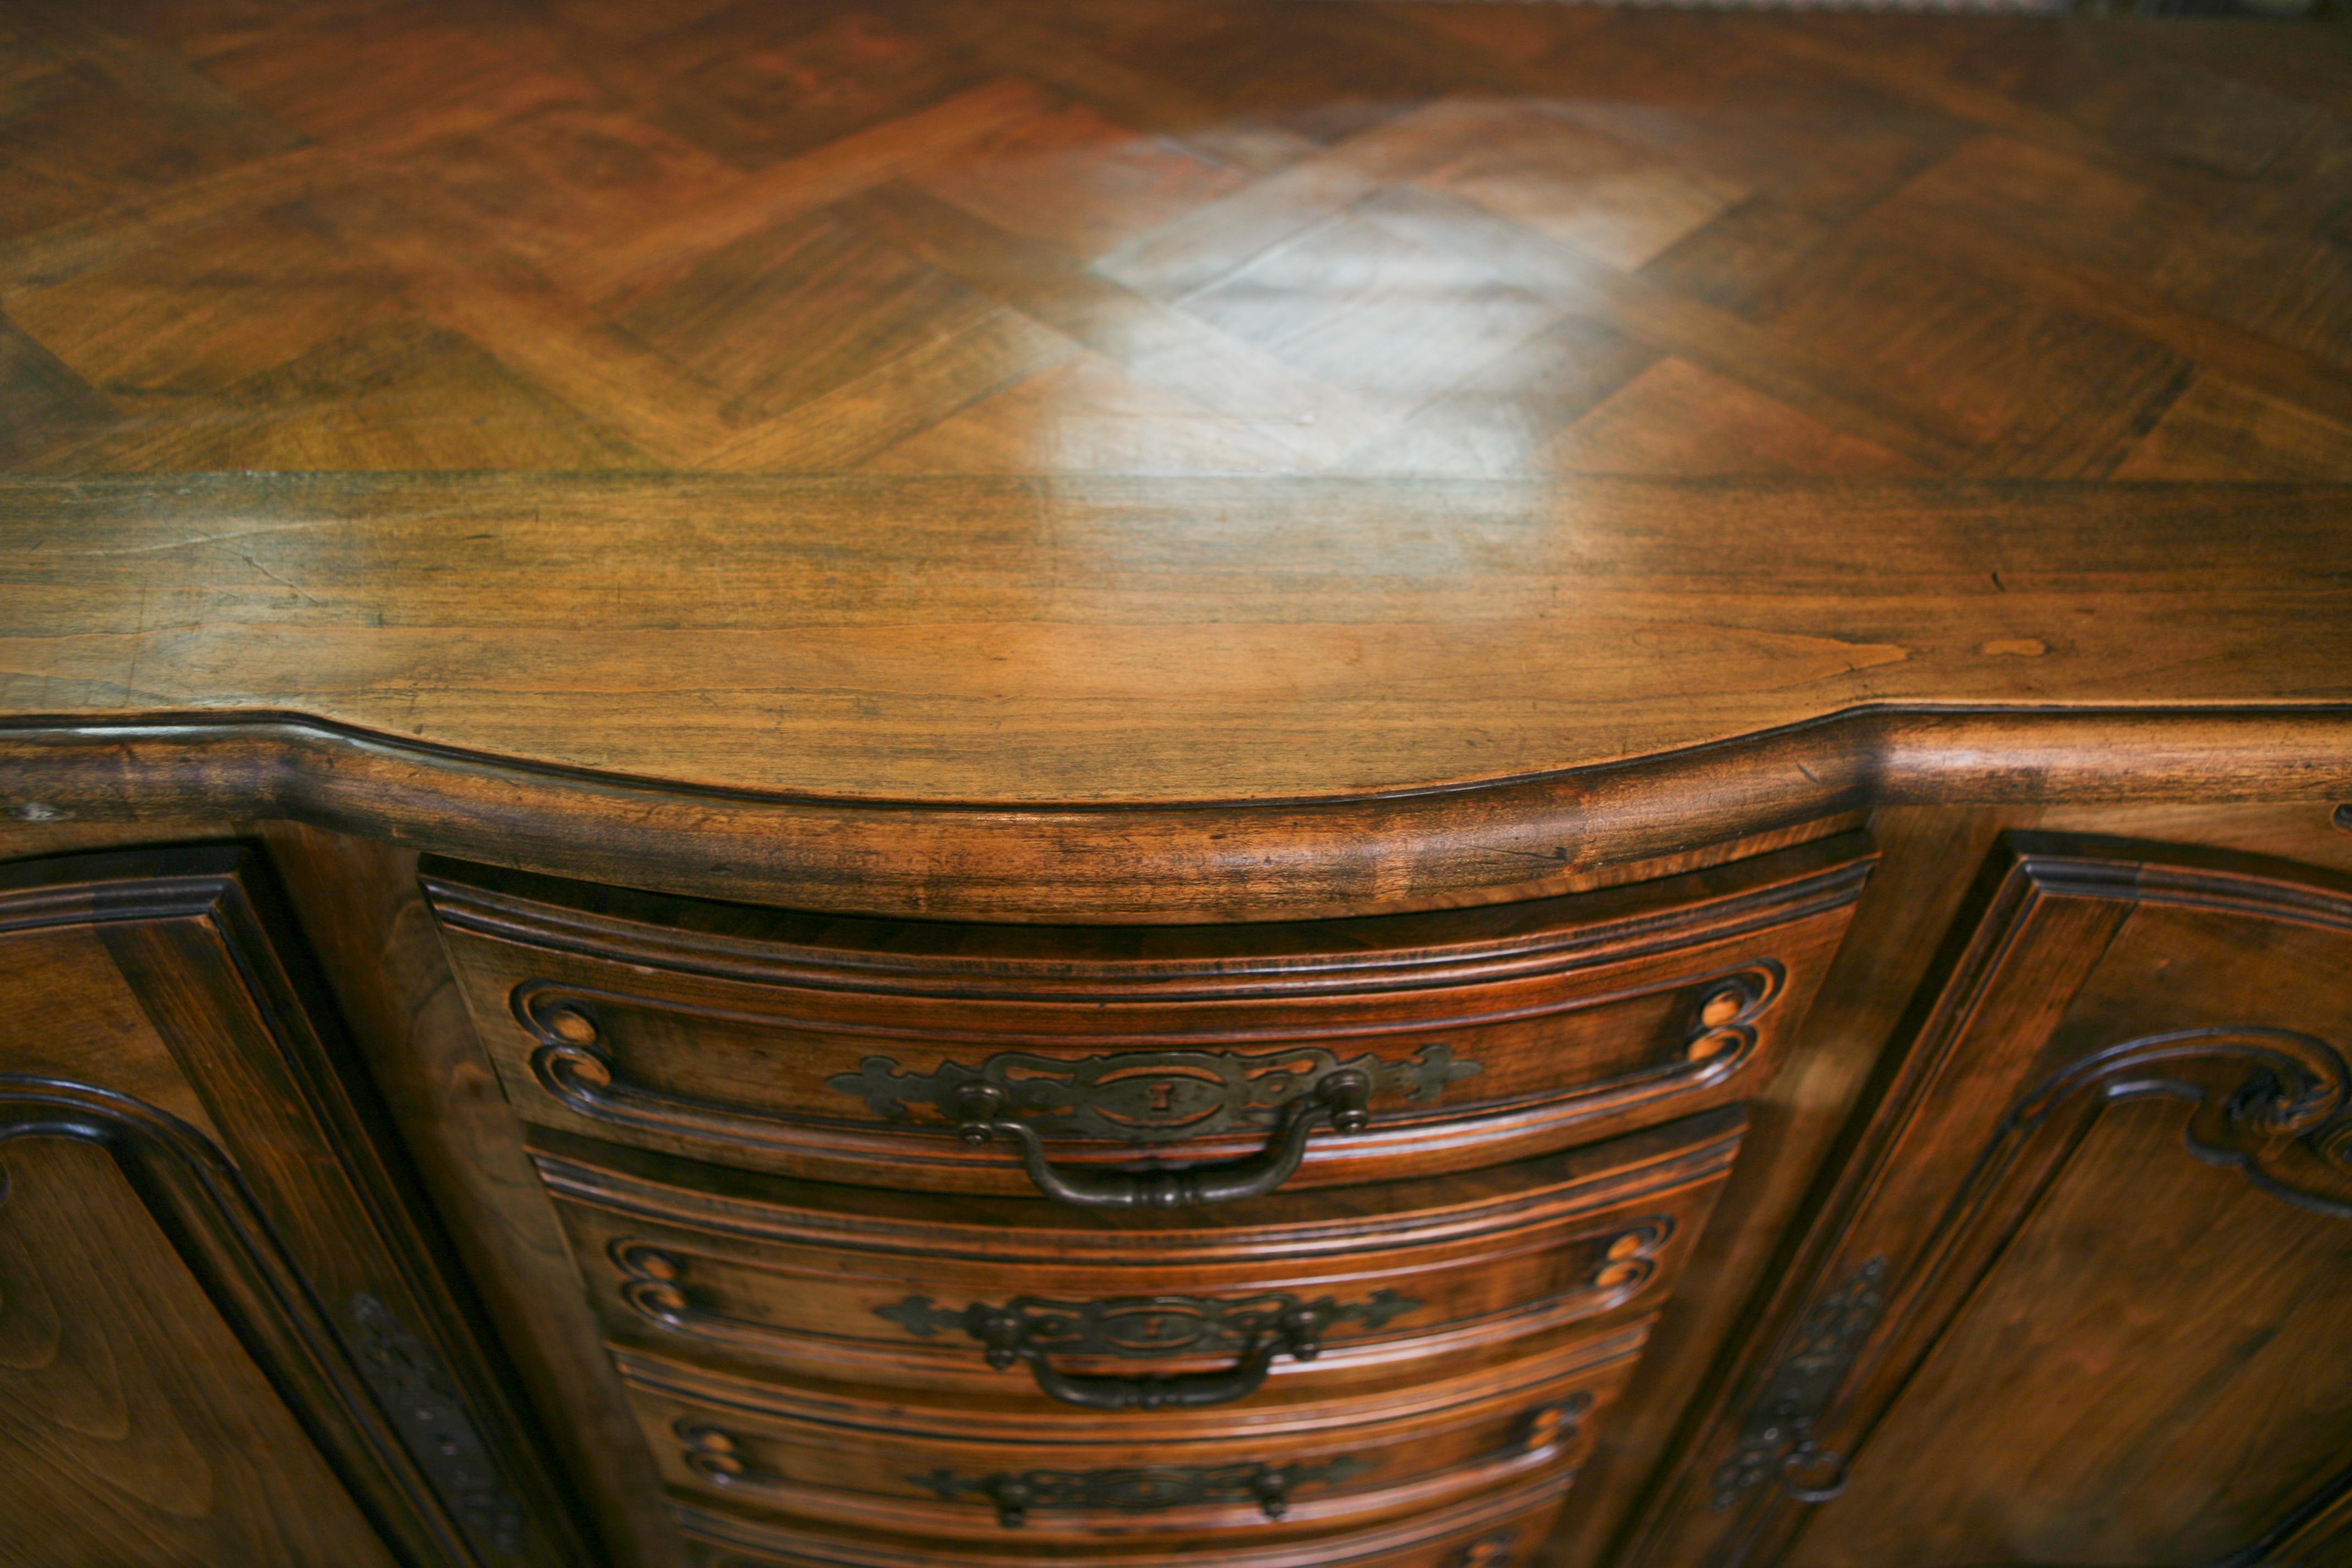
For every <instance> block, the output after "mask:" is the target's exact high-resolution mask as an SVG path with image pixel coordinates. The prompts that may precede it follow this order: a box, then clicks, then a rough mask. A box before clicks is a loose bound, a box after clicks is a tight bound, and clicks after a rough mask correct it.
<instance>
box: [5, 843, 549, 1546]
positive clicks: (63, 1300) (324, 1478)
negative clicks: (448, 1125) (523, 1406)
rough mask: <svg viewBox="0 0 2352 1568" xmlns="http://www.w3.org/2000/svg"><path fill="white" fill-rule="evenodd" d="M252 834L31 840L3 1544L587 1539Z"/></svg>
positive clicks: (10, 937) (9, 984)
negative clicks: (454, 1279) (426, 1216)
mask: <svg viewBox="0 0 2352 1568" xmlns="http://www.w3.org/2000/svg"><path fill="white" fill-rule="evenodd" d="M298 954H299V949H298V948H297V946H295V944H294V943H293V941H292V939H291V937H290V936H289V928H288V927H287V925H286V924H285V922H284V919H283V917H282V915H278V914H277V913H276V905H275V903H274V900H273V898H272V895H271V894H270V892H269V888H268V879H267V877H266V875H265V874H264V873H263V871H262V869H261V867H260V866H259V865H258V864H257V858H256V857H255V856H254V855H252V854H251V853H250V852H247V851H244V850H239V849H234V848H204V849H185V850H170V851H156V852H134V853H125V854H102V855H88V856H77V857H72V858H69V859H62V860H56V861H47V862H29V863H25V864H18V865H10V866H0V998H5V1005H0V1519H5V1520H6V1521H9V1522H8V1524H7V1525H6V1527H5V1533H6V1535H7V1537H8V1540H7V1542H6V1544H5V1546H0V1556H5V1557H6V1558H7V1560H9V1561H11V1562H17V1561H22V1562H26V1563H85V1562H89V1563H95V1562H100V1561H103V1562H109V1563H113V1562H122V1563H157V1564H212V1563H239V1564H246V1563H250V1564H255V1565H257V1568H313V1565H315V1568H394V1564H400V1565H403V1568H439V1565H443V1564H447V1565H450V1568H458V1565H464V1568H552V1565H553V1564H556V1563H571V1562H576V1561H580V1560H581V1558H580V1555H579V1554H578V1552H577V1548H576V1544H575V1542H574V1541H573V1539H572V1538H571V1537H570V1536H568V1535H562V1536H559V1534H558V1532H559V1531H562V1530H564V1528H565V1527H564V1525H563V1524H562V1521H561V1517H560V1514H558V1513H557V1512H556V1511H555V1510H554V1509H553V1508H552V1507H551V1505H550V1504H549V1501H548V1499H547V1495H546V1493H545V1491H544V1490H539V1489H543V1488H545V1486H546V1482H545V1480H544V1479H542V1478H541V1476H540V1475H539V1473H538V1472H537V1471H536V1470H535V1469H532V1464H533V1461H532V1460H531V1459H530V1457H529V1450H528V1449H527V1448H523V1447H521V1446H520V1442H519V1438H518V1435H517V1433H516V1431H515V1430H514V1428H513V1426H512V1419H513V1418H512V1416H511V1415H510V1414H509V1413H508V1412H507V1411H506V1410H505V1409H504V1408H503V1407H502V1406H500V1405H499V1403H498V1401H497V1397H496V1396H494V1395H490V1394H487V1393H485V1392H484V1391H483V1387H482V1385H483V1384H484V1383H485V1382H486V1379H485V1377H484V1375H483V1373H482V1369H481V1366H480V1364H479V1363H478V1362H476V1361H474V1360H472V1359H470V1358H471V1357H472V1355H473V1354H475V1353H474V1352H473V1351H472V1350H471V1348H470V1345H469V1343H468V1342H467V1340H466V1339H465V1338H464V1337H463V1332H462V1330H461V1329H459V1328H457V1327H456V1326H455V1325H454V1324H453V1322H452V1319H451V1316H450V1314H451V1312H452V1310H453V1308H452V1303H450V1302H449V1301H447V1300H446V1298H445V1297H444V1296H442V1295H441V1294H440V1286H439V1283H438V1281H436V1278H435V1277H434V1276H433V1274H432V1273H431V1271H430V1270H429V1267H428V1266H427V1265H426V1263H425V1259H426V1258H427V1257H428V1256H429V1254H428V1253H427V1252H425V1249H424V1242H423V1239H422V1237H421V1236H420V1235H419V1234H418V1233H417V1232H416V1231H415V1229H414V1228H412V1227H411V1223H410V1221H409V1220H408V1219H407V1218H406V1217H405V1214H404V1209H403V1207H402V1198H401V1196H400V1194H401V1190H402V1189H401V1188H400V1187H399V1186H397V1185H396V1179H395V1178H394V1176H393V1175H392V1174H391V1172H390V1170H389V1169H388V1168H387V1167H386V1166H385V1165H384V1164H383V1163H380V1162H382V1161H383V1160H384V1159H385V1158H386V1157H387V1151H385V1150H383V1148H382V1147H381V1146H380V1145H378V1144H377V1142H376V1140H375V1134H373V1123H372V1122H371V1121H370V1120H369V1118H368V1116H367V1114H366V1113H364V1112H363V1111H362V1109H361V1103H360V1102H358V1101H356V1100H355V1099H354V1098H352V1096H353V1095H354V1094H355V1093H357V1092H359V1091H358V1083H359V1080H358V1077H357V1073H356V1064H354V1063H352V1062H350V1061H344V1060H342V1059H341V1054H340V1047H339V1046H338V1045H337V1043H336V1042H335V1041H334V1040H333V1038H332V1037H331V1035H330V1034H329V1033H327V1032H325V1030H326V1023H327V1020H326V1015H325V1013H324V1011H323V1009H320V1007H319V1006H318V1005H317V1004H316V1000H315V998H313V997H312V996H311V994H310V983H309V982H308V980H307V979H306V978H305V977H303V975H302V973H301V971H300V970H299V968H298V967H295V966H296V964H297V963H298V961H299V958H298Z"/></svg>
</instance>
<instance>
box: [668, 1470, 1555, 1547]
mask: <svg viewBox="0 0 2352 1568" xmlns="http://www.w3.org/2000/svg"><path fill="white" fill-rule="evenodd" d="M1565 1484H1566V1481H1565V1478H1564V1477H1563V1476H1561V1475H1560V1474H1559V1473H1556V1472H1552V1471H1545V1472H1540V1473H1538V1474H1535V1475H1532V1476H1528V1477H1523V1478H1520V1479H1517V1480H1515V1481H1513V1482H1511V1483H1509V1484H1507V1485H1505V1486H1502V1487H1498V1488H1496V1489H1495V1490H1491V1491H1485V1492H1480V1493H1477V1494H1475V1495H1474V1496H1471V1497H1468V1498H1465V1499H1463V1500H1459V1501H1456V1502H1452V1503H1448V1504H1446V1505H1444V1506H1443V1507H1438V1508H1432V1509H1428V1510H1425V1511H1420V1512H1416V1513H1414V1514H1412V1515H1410V1516H1408V1517H1406V1518H1404V1519H1401V1520H1390V1521H1382V1522H1381V1523H1378V1524H1373V1525H1370V1526H1366V1527H1364V1528H1361V1529H1357V1530H1350V1531H1339V1532H1323V1533H1318V1534H1313V1535H1304V1536H1302V1535H1289V1536H1281V1537H1275V1538H1270V1539H1268V1538H1258V1537H1250V1536H1242V1535H1234V1534H1223V1535H1217V1536H1213V1537H1210V1538H1208V1539H1205V1540H1202V1541H1197V1542H1185V1541H1183V1540H1181V1539H1171V1538H1166V1537H1161V1538H1158V1539H1151V1540H1145V1541H1139V1542H1103V1543H1101V1544H1099V1545H1093V1546H1090V1547H1089V1548H1088V1550H1087V1561H1088V1562H1090V1563H1098V1564H1113V1563H1115V1564H1118V1568H1208V1565H1211V1564H1214V1565H1215V1568H1528V1565H1529V1564H1531V1563H1534V1562H1535V1561H1536V1558H1537V1554H1538V1551H1539V1550H1540V1548H1541V1546H1542V1543H1543V1542H1544V1540H1545V1538H1546V1537H1547V1536H1549V1534H1550V1531H1551V1527H1552V1521H1553V1520H1554V1519H1555V1518H1556V1517H1557V1516H1558V1514H1559V1507H1560V1500H1561V1493H1562V1489H1563V1487H1564V1486H1565ZM677 1520H678V1523H679V1525H680V1527H681V1528H682V1529H683V1531H684V1532H685V1535H686V1539H687V1549H688V1562H689V1563H692V1564H694V1568H946V1565H950V1564H952V1565H954V1568H1036V1565H1038V1564H1040V1563H1069V1562H1071V1561H1072V1558H1071V1555H1070V1545H1069V1542H1068V1540H1067V1538H1066V1537H1056V1536H1052V1535H1047V1536H1045V1537H1043V1538H1038V1537H1034V1536H1033V1535H1031V1534H1030V1532H1029V1531H1026V1530H1021V1531H1000V1532H999V1533H998V1535H997V1536H996V1537H995V1538H994V1539H990V1540H968V1541H916V1540H909V1539H907V1538H904V1537H899V1536H890V1535H884V1534H880V1533H878V1532H870V1531H848V1530H843V1529H840V1528H838V1527H835V1528H831V1529H828V1528H825V1527H823V1526H819V1525H814V1524H811V1523H808V1522H804V1521H793V1523H792V1524H790V1525H789V1526H787V1525H782V1524H778V1523H774V1522H772V1521H767V1520H764V1519H761V1518H756V1517H752V1516H748V1515H744V1514H740V1513H736V1512H733V1511H722V1510H720V1509H719V1508H716V1507H711V1506H707V1505H703V1506H695V1505H688V1506H682V1507H680V1508H679V1509H678V1510H677Z"/></svg>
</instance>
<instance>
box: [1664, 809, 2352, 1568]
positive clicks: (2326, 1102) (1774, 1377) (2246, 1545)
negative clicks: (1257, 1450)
mask: <svg viewBox="0 0 2352 1568" xmlns="http://www.w3.org/2000/svg"><path fill="white" fill-rule="evenodd" d="M1981 907H1982V911H1983V912H1982V915H1981V918H1980V920H1979V921H1978V922H1977V923H1976V924H1975V925H1974V927H1973V931H1972V934H1971V935H1969V936H1968V937H1967V939H1966V941H1965V945H1964V946H1963V948H1962V949H1961V950H1960V951H1958V953H1957V954H1956V955H1955V956H1954V958H1953V960H1952V962H1951V964H1950V966H1949V967H1948V971H1947V974H1948V978H1947V979H1946V981H1945V982H1944V984H1943V985H1942V987H1941V988H1940V990H1939V991H1938V992H1937V994H1936V996H1935V998H1934V1000H1933V1003H1932V1006H1931V1007H1930V1008H1928V1009H1927V1010H1926V1012H1925V1016H1924V1018H1923V1019H1922V1020H1921V1022H1920V1024H1919V1029H1918V1033H1917V1036H1916V1040H1915V1042H1914V1044H1913V1045H1912V1047H1911V1049H1910V1050H1909V1051H1908V1052H1907V1053H1906V1055H1905V1057H1904V1058H1903V1059H1902V1064H1901V1066H1900V1068H1899V1069H1898V1070H1897V1071H1896V1074H1895V1079H1894V1081H1893V1082H1892V1083H1891V1084H1890V1085H1889V1088H1888V1092H1887V1093H1886V1095H1885V1098H1884V1100H1883V1101H1882V1102H1881V1110H1880V1112H1879V1113H1878V1114H1877V1115H1876V1116H1875V1117H1874V1119H1873V1122H1872V1124H1871V1126H1870V1127H1869V1129H1868V1131H1867V1132H1866V1133H1865V1134H1864V1137H1863V1139H1862V1141H1861V1143H1860V1145H1859V1147H1858V1148H1857V1150H1856V1152H1855V1155H1854V1156H1853V1160H1852V1161H1851V1163H1850V1164H1849V1165H1848V1166H1847V1167H1846V1169H1845V1171H1844V1173H1843V1176H1841V1177H1840V1178H1839V1185H1838V1186H1837V1189H1836V1190H1835V1191H1834V1192H1833V1193H1832V1195H1831V1196H1830V1197H1829V1200H1828V1202H1827V1204H1826V1205H1825V1207H1824V1208H1823V1210H1822V1214H1823V1216H1824V1218H1823V1220H1822V1224H1821V1225H1820V1226H1819V1227H1818V1228H1816V1230H1815V1232H1814V1235H1813V1237H1812V1239H1811V1243H1810V1246H1809V1252H1808V1261H1806V1262H1804V1263H1802V1264H1801V1266H1800V1267H1799V1268H1798V1269H1797V1270H1792V1272H1791V1273H1790V1277H1789V1281H1788V1283H1787V1285H1786V1286H1785V1287H1784V1291H1783V1295H1782V1299H1781V1301H1780V1302H1779V1303H1778V1304H1777V1307H1776V1309H1775V1311H1774V1312H1771V1313H1769V1314H1768V1315H1767V1316H1766V1318H1765V1319H1764V1320H1763V1321H1765V1322H1768V1323H1771V1322H1777V1323H1779V1324H1780V1327H1779V1328H1778V1329H1777V1330H1774V1331H1772V1332H1769V1333H1766V1334H1763V1335H1760V1336H1759V1337H1758V1338H1757V1339H1756V1340H1755V1341H1754V1342H1753V1344H1752V1346H1751V1348H1750V1350H1749V1352H1748V1358H1747V1362H1746V1365H1745V1367H1744V1369H1743V1370H1741V1371H1739V1372H1738V1373H1737V1374H1736V1375H1735V1376H1734V1377H1733V1379H1732V1382H1731V1384H1730V1385H1729V1387H1730V1390H1731V1393H1732V1397H1730V1398H1728V1399H1727V1400H1726V1401H1725V1402H1724V1403H1723V1405H1722V1406H1720V1407H1719V1413H1718V1414H1717V1416H1716V1417H1715V1418H1714V1423H1713V1426H1712V1428H1711V1430H1709V1431H1707V1432H1706V1433H1705V1434H1704V1435H1703V1436H1702V1437H1701V1439H1700V1441H1699V1442H1698V1443H1697V1444H1696V1446H1695V1447H1694V1448H1691V1449H1690V1450H1688V1451H1687V1458H1686V1459H1685V1462H1684V1463H1683V1464H1682V1465H1681V1467H1680V1468H1679V1470H1678V1473H1676V1474H1675V1475H1673V1476H1671V1477H1670V1478H1669V1479H1667V1481H1666V1482H1665V1484H1664V1487H1663V1488H1662V1490H1661V1491H1660V1492H1659V1494H1658V1498H1657V1502H1656V1504H1655V1506H1654V1510H1653V1511H1652V1512H1651V1513H1650V1515H1649V1517H1648V1519H1647V1521H1646V1523H1645V1526H1644V1528H1643V1530H1642V1531H1641V1532H1640V1533H1639V1534H1638V1536H1637V1537H1636V1539H1635V1541H1634V1542H1633V1545H1632V1550H1631V1552H1630V1553H1629V1557H1628V1561H1630V1562H1634V1563H1644V1564H1664V1563H1674V1564H1676V1565H1681V1564H1693V1565H1698V1564H1706V1565H1710V1568H1732V1565H1735V1564H1736V1565H1738V1568H1764V1565H1766V1564H1780V1565H1786V1568H1799V1565H1801V1568H1885V1564H1888V1563H1902V1564H1904V1565H1905V1568H1978V1565H1991V1564H2036V1565H2040V1564H2068V1565H2074V1564H2083V1565H2091V1564H2096V1565H2100V1568H2225V1565H2226V1568H2253V1565H2255V1564H2312V1565H2317V1564H2319V1563H2332V1564H2340V1563H2347V1562H2352V1113H2347V1071H2346V1057H2347V1051H2352V884H2347V883H2346V882H2344V881H2343V880H2342V879H2340V878H2336V877H2332V876H2328V875H2326V874H2323V873H2317V872H2312V871H2307V870H2304V869H2301V868H2297V867H2294V866H2287V865H2282V864H2278V863H2275V862H2257V861H2252V860H2250V859H2246V858H2242V857H2228V856H2216V855H2210V854H2206V853H2203V852H2189V851H2175V850H2164V849H2156V848H2151V847H2149V846H2145V845H2127V844H2119V843H2116V842H2113V841H2086V840H2057V839H2045V838H2028V837H2022V836H2021V837H2020V838H2018V839H2016V840H2013V841H2011V845H2010V847H2009V849H2008V851H2007V852H2006V853H2005V855H2004V859H2003V862H2002V863H2001V864H2000V865H1999V866H1997V867H1995V868H1994V877H1993V878H1992V879H1991V882H1990V886H1989V889H1988V894H1987V902H1986V903H1985V904H1983V905H1982V906H1981Z"/></svg>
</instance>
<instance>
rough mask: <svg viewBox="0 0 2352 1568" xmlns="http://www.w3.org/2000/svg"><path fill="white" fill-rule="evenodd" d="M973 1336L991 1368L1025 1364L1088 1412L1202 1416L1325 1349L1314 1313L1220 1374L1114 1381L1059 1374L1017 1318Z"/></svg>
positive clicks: (1253, 1343) (1298, 1316) (983, 1324)
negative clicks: (1279, 1364)
mask: <svg viewBox="0 0 2352 1568" xmlns="http://www.w3.org/2000/svg"><path fill="white" fill-rule="evenodd" d="M973 1332H974V1333H975V1334H976V1335H977V1336H978V1337H979V1339H980V1340H981V1342H982V1343H984V1344H986V1345H987V1346H988V1364H989V1365H991V1366H993V1367H996V1368H998V1369H999V1370H1003V1368H1005V1367H1009V1366H1011V1365H1012V1364H1013V1363H1014V1362H1016V1361H1018V1362H1025V1363H1027V1364H1028V1367H1029V1370H1030V1372H1031V1373H1032V1374H1033V1375H1034V1376H1035V1377H1036V1379H1037V1386H1038V1388H1039V1389H1040V1390H1041V1391H1042V1392H1044V1393H1045V1396H1047V1397H1048V1398H1052V1399H1058V1400H1060V1401H1061V1402H1062V1403H1063V1404H1065V1405H1076V1406H1083V1407H1084V1408H1086V1409H1088V1410H1201V1409H1205V1408H1207V1407H1208V1406H1212V1405H1230V1404H1232V1403H1233V1402H1234V1400H1236V1399H1245V1398H1247V1397H1248V1396H1251V1395H1253V1394H1255V1393H1256V1392H1257V1391H1258V1388H1259V1387H1260V1386H1261V1385H1263V1384H1264V1383H1265V1375H1266V1372H1267V1370H1268V1369H1269V1368H1271V1367H1272V1366H1273V1365H1274V1360H1275V1357H1276V1356H1278V1355H1290V1356H1293V1357H1296V1358H1297V1359H1298V1360H1300V1361H1312V1360H1314V1359H1315V1357H1316V1355H1317V1354H1319V1353H1320V1352H1321V1350H1322V1348H1323V1343H1322V1337H1323V1320H1322V1317H1321V1316H1320V1314H1318V1312H1315V1310H1314V1309H1313V1308H1311V1307H1294V1308H1292V1309H1290V1310H1289V1311H1288V1312H1284V1313H1283V1314H1282V1317H1281V1320H1280V1322H1276V1324H1274V1325H1273V1328H1272V1332H1270V1333H1269V1332H1265V1331H1259V1332H1257V1333H1253V1334H1252V1335H1251V1336H1250V1340H1249V1344H1248V1347H1247V1348H1246V1349H1245V1350H1244V1351H1243V1352H1242V1357H1241V1359H1240V1360H1239V1361H1238V1362H1236V1363H1234V1364H1233V1365H1232V1366H1229V1367H1226V1368H1225V1369H1223V1371H1219V1372H1188V1373H1181V1374H1179V1375H1175V1376H1171V1377H1116V1376H1109V1375H1092V1374H1079V1373H1069V1372H1061V1371H1057V1370H1056V1369H1055V1367H1054V1366H1053V1365H1052V1364H1050V1363H1049V1362H1047V1361H1046V1359H1045V1351H1044V1350H1043V1349H1042V1348H1041V1347H1039V1346H1037V1345H1034V1344H1031V1343H1028V1342H1027V1334H1028V1323H1027V1322H1026V1321H1025V1320H1024V1318H1023V1317H1022V1316H1021V1315H1020V1314H1019V1313H1018V1312H987V1313H985V1314H984V1315H983V1316H982V1318H981V1320H980V1322H978V1323H977V1324H976V1325H975V1327H974V1330H973Z"/></svg>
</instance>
